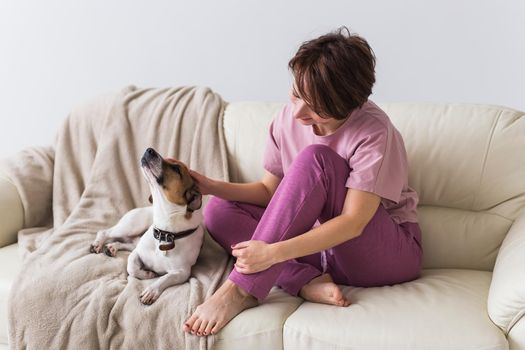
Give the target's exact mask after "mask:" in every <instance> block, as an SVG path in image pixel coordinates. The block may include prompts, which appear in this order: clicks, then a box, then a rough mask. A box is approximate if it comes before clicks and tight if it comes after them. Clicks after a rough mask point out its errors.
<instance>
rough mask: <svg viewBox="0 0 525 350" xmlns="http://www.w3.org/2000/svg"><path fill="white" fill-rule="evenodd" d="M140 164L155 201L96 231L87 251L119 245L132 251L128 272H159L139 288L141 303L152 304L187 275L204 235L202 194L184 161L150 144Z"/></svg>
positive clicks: (114, 249) (112, 250) (110, 250)
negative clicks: (169, 156)
mask: <svg viewBox="0 0 525 350" xmlns="http://www.w3.org/2000/svg"><path fill="white" fill-rule="evenodd" d="M141 165H142V171H143V173H144V177H145V178H146V180H147V181H148V184H149V187H150V190H151V196H150V202H152V204H153V205H152V206H150V207H144V208H136V209H133V210H130V211H129V212H127V213H126V214H125V215H124V216H123V217H122V218H121V219H120V221H119V222H118V223H117V224H116V225H115V226H113V227H111V228H109V229H106V230H101V231H99V232H98V233H97V236H96V239H95V241H94V242H93V244H92V245H91V252H93V253H100V252H102V251H104V253H106V255H109V256H115V255H116V253H117V251H118V250H129V251H132V252H131V254H130V255H129V257H128V268H127V270H128V273H129V275H130V276H133V277H136V278H139V279H150V278H154V277H157V276H161V277H160V278H159V279H157V280H156V281H155V282H153V283H152V284H151V285H150V286H148V287H147V288H146V289H144V291H142V293H141V294H140V301H141V302H142V303H144V304H152V303H153V302H155V301H156V300H157V299H158V298H159V296H160V295H161V294H162V292H163V291H164V290H165V289H166V288H168V287H170V286H173V285H176V284H181V283H184V282H186V281H187V280H188V279H189V277H190V273H191V267H192V266H193V265H195V262H196V261H197V258H198V256H199V252H200V249H201V246H202V242H203V237H204V230H203V227H202V225H201V223H202V214H201V210H200V209H201V205H202V196H201V194H200V193H199V191H198V189H197V186H196V185H195V182H194V181H193V179H192V178H191V176H190V173H189V170H188V168H187V167H186V165H184V164H183V163H182V162H179V161H177V160H174V159H171V158H168V159H164V158H162V157H161V156H160V155H159V154H158V153H157V152H156V151H155V150H154V149H152V148H148V149H147V150H146V152H145V153H144V155H143V157H142V159H141ZM144 232H146V233H145V234H143V233H144ZM137 241H138V244H137ZM135 245H136V247H135Z"/></svg>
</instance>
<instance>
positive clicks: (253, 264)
mask: <svg viewBox="0 0 525 350" xmlns="http://www.w3.org/2000/svg"><path fill="white" fill-rule="evenodd" d="M232 249H233V250H232V255H233V256H235V257H236V258H237V262H236V263H235V268H236V270H237V271H238V272H240V273H243V274H251V273H256V272H260V271H264V270H266V269H268V268H270V267H271V266H272V265H274V264H276V263H278V262H279V261H278V258H277V254H276V251H275V246H274V245H272V244H269V243H266V242H264V241H245V242H240V243H237V244H235V245H233V246H232Z"/></svg>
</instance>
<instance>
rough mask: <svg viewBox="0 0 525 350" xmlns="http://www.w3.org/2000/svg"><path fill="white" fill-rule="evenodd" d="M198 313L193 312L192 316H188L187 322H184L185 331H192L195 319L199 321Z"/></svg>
mask: <svg viewBox="0 0 525 350" xmlns="http://www.w3.org/2000/svg"><path fill="white" fill-rule="evenodd" d="M197 318H198V317H197V315H195V314H193V315H191V317H190V318H188V319H187V320H186V322H184V331H185V332H188V333H190V332H191V329H192V328H193V324H194V323H195V321H197Z"/></svg>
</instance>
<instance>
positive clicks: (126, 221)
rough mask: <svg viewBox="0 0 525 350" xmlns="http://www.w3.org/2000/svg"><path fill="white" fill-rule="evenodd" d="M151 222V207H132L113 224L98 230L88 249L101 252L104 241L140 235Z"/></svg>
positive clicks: (126, 238)
mask: <svg viewBox="0 0 525 350" xmlns="http://www.w3.org/2000/svg"><path fill="white" fill-rule="evenodd" d="M152 224H153V208H152V207H151V206H150V207H143V208H135V209H132V210H130V211H128V212H127V213H126V214H124V216H123V217H122V218H121V219H120V220H119V222H117V224H116V225H115V226H113V227H110V228H108V229H104V230H100V231H98V232H97V236H96V238H95V241H94V242H93V243H92V244H91V248H90V251H91V252H92V253H97V254H98V253H101V252H102V250H103V247H104V243H105V242H106V241H108V240H110V241H115V240H118V239H121V240H128V239H129V238H131V237H136V236H140V235H142V234H143V233H144V232H146V230H147V229H148V228H149V227H150V226H151V225H152Z"/></svg>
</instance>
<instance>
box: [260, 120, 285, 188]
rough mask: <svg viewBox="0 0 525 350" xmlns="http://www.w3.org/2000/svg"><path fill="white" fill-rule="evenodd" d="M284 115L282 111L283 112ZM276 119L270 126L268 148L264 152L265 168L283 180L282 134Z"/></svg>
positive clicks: (267, 140)
mask: <svg viewBox="0 0 525 350" xmlns="http://www.w3.org/2000/svg"><path fill="white" fill-rule="evenodd" d="M281 113H282V111H281ZM276 119H277V118H274V119H273V120H272V122H271V124H270V128H269V130H268V137H267V139H266V148H265V150H264V157H263V166H264V169H266V170H267V171H269V172H270V173H272V174H273V175H275V176H277V177H279V178H282V177H283V176H284V173H283V162H282V157H281V143H280V134H279V130H278V127H277V126H276V124H277V123H278V121H277V120H276Z"/></svg>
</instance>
